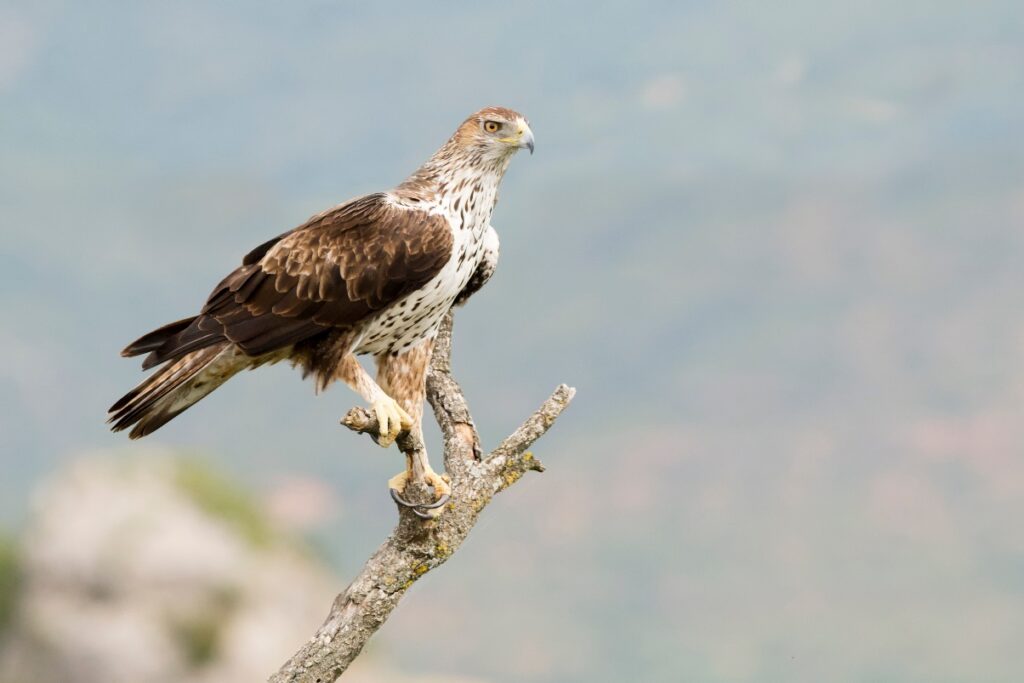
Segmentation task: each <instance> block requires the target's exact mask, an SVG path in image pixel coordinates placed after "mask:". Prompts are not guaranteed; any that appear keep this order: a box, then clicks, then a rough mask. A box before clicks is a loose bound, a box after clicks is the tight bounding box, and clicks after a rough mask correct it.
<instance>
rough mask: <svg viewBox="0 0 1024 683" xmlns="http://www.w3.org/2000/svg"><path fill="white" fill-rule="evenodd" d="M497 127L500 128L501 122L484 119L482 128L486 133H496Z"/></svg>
mask: <svg viewBox="0 0 1024 683" xmlns="http://www.w3.org/2000/svg"><path fill="white" fill-rule="evenodd" d="M499 128H501V124H500V123H498V122H497V121H484V130H486V131H487V132H488V133H497V132H498V129H499Z"/></svg>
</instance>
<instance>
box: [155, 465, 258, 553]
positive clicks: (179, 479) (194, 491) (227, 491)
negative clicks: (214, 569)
mask: <svg viewBox="0 0 1024 683" xmlns="http://www.w3.org/2000/svg"><path fill="white" fill-rule="evenodd" d="M175 480H176V483H177V485H178V486H179V487H180V488H181V490H182V491H183V492H184V493H185V494H186V495H188V496H189V498H191V499H192V500H193V501H194V502H195V503H196V504H197V505H198V506H199V507H201V508H202V509H203V510H204V511H206V512H207V513H208V514H210V515H211V516H213V517H216V518H218V519H223V520H224V521H226V522H227V523H229V524H230V525H231V526H232V527H234V528H235V529H236V530H237V531H238V532H239V533H240V534H241V535H242V537H243V538H245V539H246V540H248V541H249V542H250V543H252V544H253V545H255V546H258V547H262V546H267V545H270V544H271V543H272V542H273V541H274V540H275V539H274V532H273V530H272V529H271V526H270V522H269V521H268V520H267V517H266V515H264V514H263V511H262V510H260V507H259V504H258V503H257V502H256V501H255V500H253V498H252V496H251V495H250V494H249V493H248V492H246V491H245V489H243V488H241V487H240V486H238V485H237V484H235V483H233V482H231V481H229V480H228V479H226V478H225V477H224V476H223V475H221V474H220V473H218V472H216V471H214V469H213V468H211V467H210V466H209V465H207V464H206V463H203V462H200V461H198V460H194V459H188V460H181V461H179V462H178V463H177V471H176V473H175Z"/></svg>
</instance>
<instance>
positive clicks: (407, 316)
mask: <svg viewBox="0 0 1024 683" xmlns="http://www.w3.org/2000/svg"><path fill="white" fill-rule="evenodd" d="M472 190H473V188H472V186H470V187H467V191H466V192H465V193H464V194H463V195H462V197H461V198H460V197H458V196H454V197H451V198H449V202H447V203H443V204H440V205H439V206H438V208H437V209H436V210H437V211H438V212H439V213H441V214H442V215H444V216H445V217H446V218H447V219H448V223H449V225H451V228H452V238H453V239H452V255H451V258H449V259H448V263H446V264H445V266H444V267H443V268H442V269H441V271H440V272H439V273H438V274H437V275H435V276H434V278H433V279H431V280H430V282H428V283H427V284H426V285H424V286H423V287H421V288H420V289H418V290H416V291H415V292H412V293H411V294H409V295H408V296H406V297H405V298H404V299H401V300H399V301H397V302H395V303H394V304H392V305H391V306H389V307H388V308H386V309H384V310H383V311H382V312H381V313H380V314H379V315H378V316H377V317H376V318H374V319H372V320H370V321H369V322H368V324H367V325H366V327H365V328H364V330H363V333H362V335H361V338H360V340H359V341H358V342H357V343H356V346H355V351H356V353H372V354H379V353H396V354H399V353H403V352H404V351H407V350H408V349H409V348H411V347H413V346H415V345H417V344H419V343H420V342H421V341H423V340H424V339H428V338H430V337H433V336H434V335H435V334H437V328H438V326H439V325H440V323H441V319H442V318H443V317H444V314H445V313H447V312H448V311H449V310H450V309H451V307H452V303H453V302H454V301H455V297H457V296H458V295H459V293H460V292H461V291H462V290H463V289H464V288H465V287H466V284H467V283H468V282H469V279H470V278H471V277H472V276H473V273H474V272H476V269H477V267H478V266H479V265H480V261H481V259H482V258H483V256H484V250H485V249H484V246H485V245H484V243H485V235H486V232H487V226H488V224H489V222H490V218H491V211H492V210H493V208H494V201H495V196H496V191H497V184H496V183H495V184H494V186H493V187H492V188H490V189H488V188H487V187H486V186H485V187H483V188H481V189H480V191H476V192H473V191H472ZM457 199H458V200H459V201H456V200H457ZM456 206H458V209H456V208H455V207H456Z"/></svg>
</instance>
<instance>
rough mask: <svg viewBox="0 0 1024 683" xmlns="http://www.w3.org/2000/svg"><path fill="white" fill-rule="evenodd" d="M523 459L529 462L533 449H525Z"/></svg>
mask: <svg viewBox="0 0 1024 683" xmlns="http://www.w3.org/2000/svg"><path fill="white" fill-rule="evenodd" d="M523 460H525V461H526V462H530V461H531V460H533V451H526V452H525V453H523Z"/></svg>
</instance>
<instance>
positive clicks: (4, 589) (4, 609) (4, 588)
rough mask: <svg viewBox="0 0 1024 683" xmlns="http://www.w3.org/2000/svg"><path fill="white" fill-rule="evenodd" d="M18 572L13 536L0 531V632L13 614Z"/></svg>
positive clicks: (0, 632)
mask: <svg viewBox="0 0 1024 683" xmlns="http://www.w3.org/2000/svg"><path fill="white" fill-rule="evenodd" d="M19 576H20V572H19V569H18V555H17V545H16V543H15V541H14V538H13V537H11V536H7V535H6V534H3V533H0V634H2V633H3V632H4V630H5V629H6V627H7V625H8V624H9V623H10V621H11V617H12V616H13V614H14V605H15V601H16V599H17V593H18V583H19Z"/></svg>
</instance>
